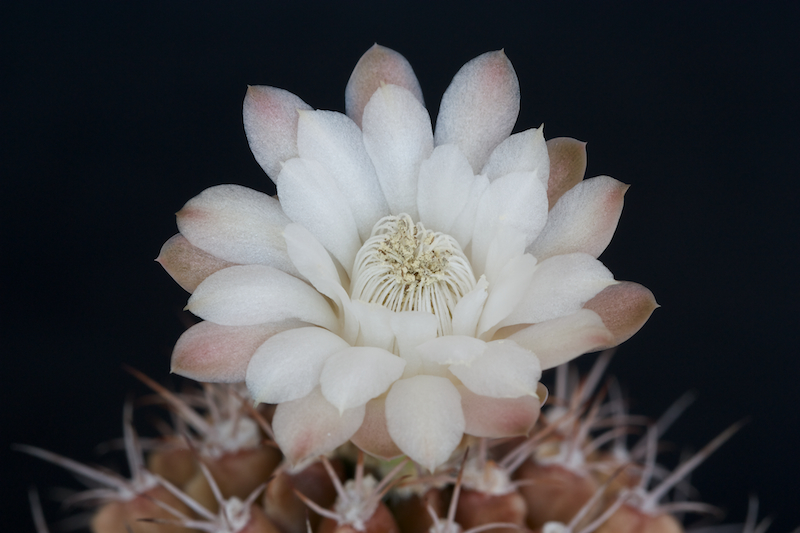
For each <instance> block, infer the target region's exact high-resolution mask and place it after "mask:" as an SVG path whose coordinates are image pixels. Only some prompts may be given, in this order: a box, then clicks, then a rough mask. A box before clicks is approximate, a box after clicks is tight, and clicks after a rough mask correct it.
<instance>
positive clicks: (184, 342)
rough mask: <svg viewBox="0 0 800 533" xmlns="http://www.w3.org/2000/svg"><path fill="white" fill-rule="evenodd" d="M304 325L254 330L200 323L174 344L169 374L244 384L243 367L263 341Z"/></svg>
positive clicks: (294, 323)
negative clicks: (242, 382)
mask: <svg viewBox="0 0 800 533" xmlns="http://www.w3.org/2000/svg"><path fill="white" fill-rule="evenodd" d="M304 325H305V324H304V323H303V322H297V321H286V322H281V323H277V324H257V325H255V326H220V325H219V324H215V323H213V322H208V321H206V322H200V323H199V324H195V325H194V326H192V327H191V328H189V329H187V330H186V331H185V332H184V333H183V335H181V337H180V338H179V339H178V342H177V343H175V348H174V349H173V350H172V361H171V363H170V365H171V367H170V372H173V373H175V374H178V375H181V376H184V377H187V378H190V379H193V380H195V381H205V382H216V383H238V382H241V381H244V379H245V374H246V372H247V364H248V363H249V362H250V358H251V357H252V356H253V353H255V351H256V349H257V348H258V347H259V346H261V345H262V344H264V341H266V340H267V339H269V338H270V337H272V336H273V335H275V334H276V333H280V332H282V331H286V330H287V329H292V328H296V327H301V326H304Z"/></svg>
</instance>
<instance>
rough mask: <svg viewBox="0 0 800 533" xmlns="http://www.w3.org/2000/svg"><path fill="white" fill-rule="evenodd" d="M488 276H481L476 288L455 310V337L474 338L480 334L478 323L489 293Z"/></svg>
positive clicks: (460, 301)
mask: <svg viewBox="0 0 800 533" xmlns="http://www.w3.org/2000/svg"><path fill="white" fill-rule="evenodd" d="M488 286H489V283H488V282H487V281H486V276H481V277H480V279H479V280H478V283H477V285H475V288H474V289H472V291H470V292H469V293H468V294H466V295H465V296H464V297H463V298H461V300H459V302H458V303H457V304H456V308H455V309H453V335H466V336H467V337H474V336H476V335H477V334H478V332H477V328H478V321H479V320H480V318H481V314H482V313H483V306H484V304H485V303H486V298H487V297H488V296H489V291H487V290H486V288H487V287H488Z"/></svg>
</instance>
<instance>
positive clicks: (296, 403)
mask: <svg viewBox="0 0 800 533" xmlns="http://www.w3.org/2000/svg"><path fill="white" fill-rule="evenodd" d="M364 412H365V409H364V406H363V405H362V406H360V407H355V408H353V409H348V410H347V411H345V412H344V413H342V414H341V415H339V412H338V411H337V409H336V408H335V407H334V406H332V405H331V404H330V403H328V401H327V400H326V399H325V397H324V396H323V395H322V393H321V392H320V390H319V388H316V389H314V390H313V391H311V393H310V394H309V395H308V396H306V397H304V398H300V399H299V400H293V401H291V402H286V403H282V404H280V405H279V406H278V407H277V409H275V416H274V417H273V419H272V430H273V431H274V432H275V441H276V442H277V443H278V446H280V448H281V451H282V452H283V453H284V454H285V455H286V458H287V459H288V460H289V462H290V463H292V464H293V465H297V464H298V463H299V462H301V461H303V460H304V459H308V458H311V457H316V456H318V455H322V454H324V453H327V452H330V451H332V450H333V449H334V448H336V447H338V446H341V445H342V444H344V443H345V442H347V440H348V439H349V438H350V437H352V436H353V434H354V433H355V432H356V431H358V428H359V427H360V426H361V423H362V422H363V421H364Z"/></svg>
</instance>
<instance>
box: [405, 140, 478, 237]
mask: <svg viewBox="0 0 800 533" xmlns="http://www.w3.org/2000/svg"><path fill="white" fill-rule="evenodd" d="M473 181H475V177H474V176H473V175H472V167H471V166H470V165H469V161H467V158H466V157H464V154H462V153H461V150H460V149H459V148H458V146H456V145H455V144H445V145H442V146H437V147H436V149H435V150H434V151H433V154H431V157H430V158H429V159H427V160H425V161H423V162H422V165H421V166H420V169H419V190H418V191H417V206H418V207H419V220H420V222H422V224H423V225H424V226H425V227H426V228H427V229H431V230H434V231H441V232H442V233H448V234H449V233H450V230H451V228H452V227H453V224H455V221H456V218H458V215H459V214H460V213H461V211H463V209H464V207H466V205H467V203H468V202H469V198H470V194H471V193H472V188H473Z"/></svg>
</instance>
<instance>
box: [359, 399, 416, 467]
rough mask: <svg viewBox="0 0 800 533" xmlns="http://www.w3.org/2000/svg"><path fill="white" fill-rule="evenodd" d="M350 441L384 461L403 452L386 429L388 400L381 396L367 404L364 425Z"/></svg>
mask: <svg viewBox="0 0 800 533" xmlns="http://www.w3.org/2000/svg"><path fill="white" fill-rule="evenodd" d="M350 441H351V442H352V443H353V444H355V445H356V446H358V447H359V448H361V449H362V450H363V451H364V452H366V453H368V454H370V455H374V456H375V457H380V458H381V459H384V460H387V461H388V460H390V459H394V458H395V457H397V456H399V455H402V454H403V452H402V451H400V448H398V447H397V444H395V443H394V441H393V440H392V437H391V435H389V429H388V428H387V427H386V398H385V397H384V396H379V397H378V398H373V399H372V400H370V401H368V402H367V406H366V415H365V416H364V423H363V424H361V427H360V428H358V431H356V434H355V435H353V436H352V437H350Z"/></svg>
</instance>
